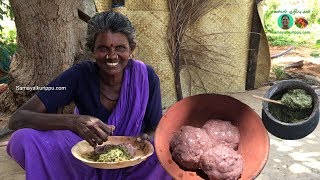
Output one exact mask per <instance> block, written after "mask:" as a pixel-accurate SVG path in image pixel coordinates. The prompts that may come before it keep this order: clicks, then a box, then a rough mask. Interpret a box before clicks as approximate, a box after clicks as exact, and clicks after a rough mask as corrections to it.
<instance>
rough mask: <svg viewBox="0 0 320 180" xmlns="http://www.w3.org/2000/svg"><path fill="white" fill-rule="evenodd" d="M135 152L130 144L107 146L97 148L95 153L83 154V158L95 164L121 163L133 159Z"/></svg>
mask: <svg viewBox="0 0 320 180" xmlns="http://www.w3.org/2000/svg"><path fill="white" fill-rule="evenodd" d="M135 152H136V148H135V147H134V146H132V145H131V144H129V143H123V144H118V145H113V144H107V145H103V146H97V147H96V148H95V150H94V151H92V152H89V153H86V154H83V155H82V157H83V158H85V159H87V160H91V161H95V162H121V161H126V160H130V159H132V158H133V157H134V155H135Z"/></svg>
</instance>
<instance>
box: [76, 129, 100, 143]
mask: <svg viewBox="0 0 320 180" xmlns="http://www.w3.org/2000/svg"><path fill="white" fill-rule="evenodd" d="M79 135H80V136H81V137H82V138H83V139H84V140H86V141H87V142H88V143H89V144H90V146H92V147H95V146H96V143H95V142H94V141H93V140H92V138H91V137H90V136H89V134H88V133H86V132H85V131H84V130H83V129H80V131H79Z"/></svg>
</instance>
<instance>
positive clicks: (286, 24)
mask: <svg viewBox="0 0 320 180" xmlns="http://www.w3.org/2000/svg"><path fill="white" fill-rule="evenodd" d="M282 25H283V26H288V25H289V18H288V17H287V16H283V17H282Z"/></svg>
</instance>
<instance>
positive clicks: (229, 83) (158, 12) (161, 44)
mask: <svg viewBox="0 0 320 180" xmlns="http://www.w3.org/2000/svg"><path fill="white" fill-rule="evenodd" d="M99 2H101V1H99ZM99 2H98V3H97V0H96V4H97V7H98V11H104V10H106V9H109V8H110V7H111V0H104V2H105V3H99ZM253 4H254V3H253V0H233V1H231V0H227V1H226V2H225V3H224V4H223V5H222V6H220V7H219V8H217V9H214V10H212V11H210V12H209V13H208V14H207V15H205V16H204V17H203V18H201V19H200V20H199V21H198V22H196V24H195V25H194V26H193V27H191V28H190V29H189V30H188V33H187V34H188V35H189V36H192V37H194V38H196V39H197V40H199V41H200V42H202V43H203V44H206V45H208V46H207V47H210V49H211V50H212V54H211V55H212V56H214V57H215V59H216V62H212V61H207V62H204V63H203V64H202V67H203V68H205V69H207V70H209V71H203V70H200V71H199V70H198V69H195V68H192V69H193V70H192V71H191V77H192V78H193V80H194V81H193V84H192V85H191V86H190V84H189V83H188V82H189V80H190V74H189V73H188V72H187V71H186V69H183V70H182V72H181V74H180V75H181V77H182V88H183V95H184V97H186V96H189V95H194V94H199V93H205V92H207V93H226V92H239V91H245V82H246V68H247V59H248V49H249V37H250V30H251V19H252V14H253V13H252V9H253ZM117 10H119V11H121V12H123V13H124V14H126V15H127V16H128V17H129V19H130V20H131V21H132V23H133V25H134V26H135V28H136V31H137V40H138V47H137V49H136V50H135V54H134V55H135V58H137V59H140V60H142V61H144V62H146V63H148V64H150V65H151V66H152V67H154V69H155V71H156V72H157V74H158V75H159V77H160V80H161V92H162V103H163V107H164V108H167V107H169V106H171V105H172V104H173V103H174V102H175V101H176V92H175V84H174V77H173V70H172V67H171V63H170V60H169V54H168V53H169V51H168V44H167V40H168V37H169V36H168V31H167V27H168V22H169V10H168V5H167V1H166V0H139V1H133V0H127V1H126V8H118V9H117ZM209 34H211V35H209ZM263 34H264V33H263ZM213 51H215V52H218V53H219V54H220V55H218V54H216V53H214V52H213ZM186 56H188V55H186ZM269 57H270V55H269V50H268V45H267V41H266V38H265V36H262V38H261V42H260V51H259V57H258V67H257V73H256V83H255V86H256V87H260V86H261V84H262V83H264V82H265V81H267V79H268V76H269V70H270V58H269ZM198 75H199V76H198ZM197 77H198V79H197ZM203 87H204V88H203ZM190 90H191V91H190ZM190 92H191V94H190Z"/></svg>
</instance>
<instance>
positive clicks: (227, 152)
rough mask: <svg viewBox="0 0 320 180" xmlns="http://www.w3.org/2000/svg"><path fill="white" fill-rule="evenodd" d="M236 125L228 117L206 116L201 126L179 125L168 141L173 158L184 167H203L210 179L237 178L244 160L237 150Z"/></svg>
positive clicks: (238, 136)
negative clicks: (208, 118)
mask: <svg viewBox="0 0 320 180" xmlns="http://www.w3.org/2000/svg"><path fill="white" fill-rule="evenodd" d="M239 140H240V132H239V129H238V128H237V127H236V126H235V125H233V124H231V122H229V121H223V120H219V119H212V120H208V121H207V122H206V123H205V124H204V125H203V127H202V128H197V127H193V126H182V127H181V128H180V131H178V132H176V133H174V134H173V136H172V138H171V140H170V142H169V145H170V150H171V154H172V158H173V160H174V161H175V162H177V163H178V164H180V165H181V166H182V167H184V168H187V169H193V170H197V169H202V170H203V172H205V173H206V174H207V175H208V177H209V178H210V179H238V178H239V177H240V176H241V173H242V170H243V166H244V160H243V158H242V157H241V155H240V154H239V153H238V152H237V151H236V149H237V148H238V144H239Z"/></svg>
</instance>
